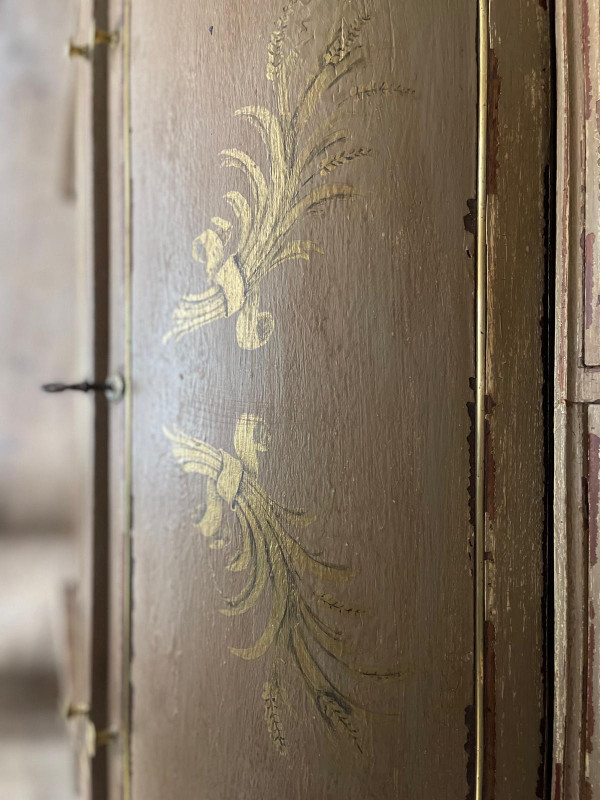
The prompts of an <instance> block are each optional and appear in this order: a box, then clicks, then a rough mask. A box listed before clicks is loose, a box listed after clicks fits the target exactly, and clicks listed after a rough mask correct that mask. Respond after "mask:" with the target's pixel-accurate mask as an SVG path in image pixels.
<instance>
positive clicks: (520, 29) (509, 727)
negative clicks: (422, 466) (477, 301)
mask: <svg viewBox="0 0 600 800" xmlns="http://www.w3.org/2000/svg"><path fill="white" fill-rule="evenodd" d="M543 5H544V4H542V3H527V2H521V0H518V1H517V2H510V3H506V2H492V3H490V58H489V65H488V81H489V83H488V86H489V88H488V103H489V109H488V136H487V147H488V153H487V165H488V174H487V179H488V186H487V191H488V352H487V395H488V399H487V425H488V431H487V437H486V447H487V453H486V466H487V472H486V487H487V488H486V560H487V628H486V640H487V641H486V665H487V674H486V711H487V723H486V771H485V792H486V797H490V798H491V797H494V798H496V799H497V800H501V798H506V799H507V800H508V799H509V798H516V797H531V798H533V797H543V796H546V795H545V794H544V788H545V782H546V777H545V776H546V750H547V749H549V748H550V737H551V732H549V731H548V730H547V729H546V708H545V704H546V691H547V688H546V676H545V668H546V661H545V632H544V624H545V621H546V615H545V611H544V605H543V603H544V591H545V587H544V580H543V575H544V560H545V558H544V556H545V544H546V536H547V535H548V523H549V512H548V510H547V507H546V499H545V476H546V459H547V454H546V452H545V446H544V445H545V433H544V424H546V425H550V424H551V420H550V415H549V412H548V417H547V418H546V420H545V419H544V380H545V379H546V380H547V379H548V375H546V374H545V371H544V361H545V358H547V355H546V353H545V348H546V341H547V339H548V335H549V332H548V326H547V321H546V316H547V315H546V311H545V308H544V303H545V302H546V299H545V296H544V295H545V275H546V259H547V252H546V250H547V236H548V228H547V226H548V220H547V218H546V211H545V208H547V205H546V204H547V202H548V193H549V192H550V185H549V183H550V180H549V173H550V165H549V162H550V146H549V141H550V130H551V120H550V108H549V105H550V68H549V65H550V37H551V35H553V31H552V29H551V24H552V23H551V18H550V16H549V13H548V10H547V9H546V8H544V7H543Z"/></svg>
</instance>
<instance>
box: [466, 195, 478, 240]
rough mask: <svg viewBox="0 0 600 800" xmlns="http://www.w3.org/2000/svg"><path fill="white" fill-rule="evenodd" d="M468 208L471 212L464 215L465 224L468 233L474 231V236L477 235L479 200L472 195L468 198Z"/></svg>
mask: <svg viewBox="0 0 600 800" xmlns="http://www.w3.org/2000/svg"><path fill="white" fill-rule="evenodd" d="M467 208H468V209H469V213H468V214H465V216H464V217H463V224H464V226H465V230H466V232H467V233H472V234H473V236H476V235H477V200H476V199H475V198H474V197H470V198H469V199H468V200H467Z"/></svg>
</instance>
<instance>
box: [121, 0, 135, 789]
mask: <svg viewBox="0 0 600 800" xmlns="http://www.w3.org/2000/svg"><path fill="white" fill-rule="evenodd" d="M123 154H124V164H123V183H124V206H125V209H124V210H125V286H124V300H125V308H124V328H125V337H124V344H125V352H124V356H123V357H124V365H125V388H126V392H125V476H124V482H125V506H124V508H125V519H124V528H123V529H124V536H125V541H124V581H123V582H124V586H123V634H124V635H123V640H124V648H125V653H124V659H123V673H124V674H123V714H122V720H123V723H122V724H123V800H130V798H131V569H132V557H131V535H132V523H133V508H132V496H131V492H132V481H131V468H132V424H131V423H132V390H131V386H132V364H131V270H132V242H131V233H132V231H131V211H132V208H131V0H124V21H123Z"/></svg>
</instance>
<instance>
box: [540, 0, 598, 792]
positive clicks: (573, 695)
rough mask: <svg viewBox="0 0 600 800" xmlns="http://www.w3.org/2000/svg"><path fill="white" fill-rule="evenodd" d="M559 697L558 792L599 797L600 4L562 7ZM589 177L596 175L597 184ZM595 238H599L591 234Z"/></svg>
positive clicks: (558, 278)
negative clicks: (599, 269) (598, 270)
mask: <svg viewBox="0 0 600 800" xmlns="http://www.w3.org/2000/svg"><path fill="white" fill-rule="evenodd" d="M556 40H557V101H558V102H557V192H556V201H557V210H556V221H557V237H556V384H555V475H554V478H555V485H554V489H555V508H554V524H555V546H554V583H555V679H554V684H555V702H554V759H553V761H554V764H553V772H554V776H553V787H552V789H553V797H554V798H557V799H558V800H570V799H571V798H579V797H582V796H585V797H589V798H593V797H596V796H597V795H598V792H599V791H600V790H599V789H598V779H597V770H596V762H597V760H598V759H597V754H596V753H595V752H594V750H595V716H594V708H595V705H596V703H597V698H596V689H597V686H596V678H595V670H596V666H595V659H596V655H595V648H596V645H595V622H594V613H595V609H596V607H597V604H598V598H597V596H596V595H597V585H596V575H595V544H594V540H595V528H596V524H597V521H596V519H595V517H596V503H597V474H596V473H597V464H596V446H595V436H596V431H597V425H598V420H597V410H596V405H595V403H596V402H597V400H598V398H599V396H600V384H599V372H598V369H597V367H596V366H595V364H596V363H597V356H596V354H595V353H596V352H597V347H598V336H599V334H598V329H597V324H596V319H595V314H596V312H595V310H594V304H595V301H594V299H593V298H594V293H597V288H596V287H595V284H596V276H595V270H594V259H595V256H594V254H593V249H594V245H595V238H594V237H595V228H596V226H597V219H595V215H596V216H597V212H593V209H594V207H595V203H596V202H597V200H596V199H595V198H596V194H597V177H594V170H595V167H594V162H595V161H597V135H596V134H595V133H594V126H596V125H597V123H596V122H595V121H594V120H595V117H594V113H595V109H594V104H595V100H596V94H597V64H596V56H595V51H596V50H597V47H598V9H597V5H595V4H594V3H588V2H587V1H586V0H581V1H580V2H576V3H564V2H560V3H557V8H556ZM590 181H593V182H592V183H590ZM588 234H592V236H588Z"/></svg>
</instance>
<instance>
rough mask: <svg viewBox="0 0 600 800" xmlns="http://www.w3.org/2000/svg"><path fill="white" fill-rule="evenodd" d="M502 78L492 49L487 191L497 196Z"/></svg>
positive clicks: (490, 52)
mask: <svg viewBox="0 0 600 800" xmlns="http://www.w3.org/2000/svg"><path fill="white" fill-rule="evenodd" d="M501 85H502V78H501V77H500V75H499V74H498V59H497V57H496V54H495V52H494V51H493V50H492V49H490V51H489V59H488V126H487V127H488V132H487V191H488V194H496V189H497V171H498V142H499V122H498V106H499V104H500V90H501Z"/></svg>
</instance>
